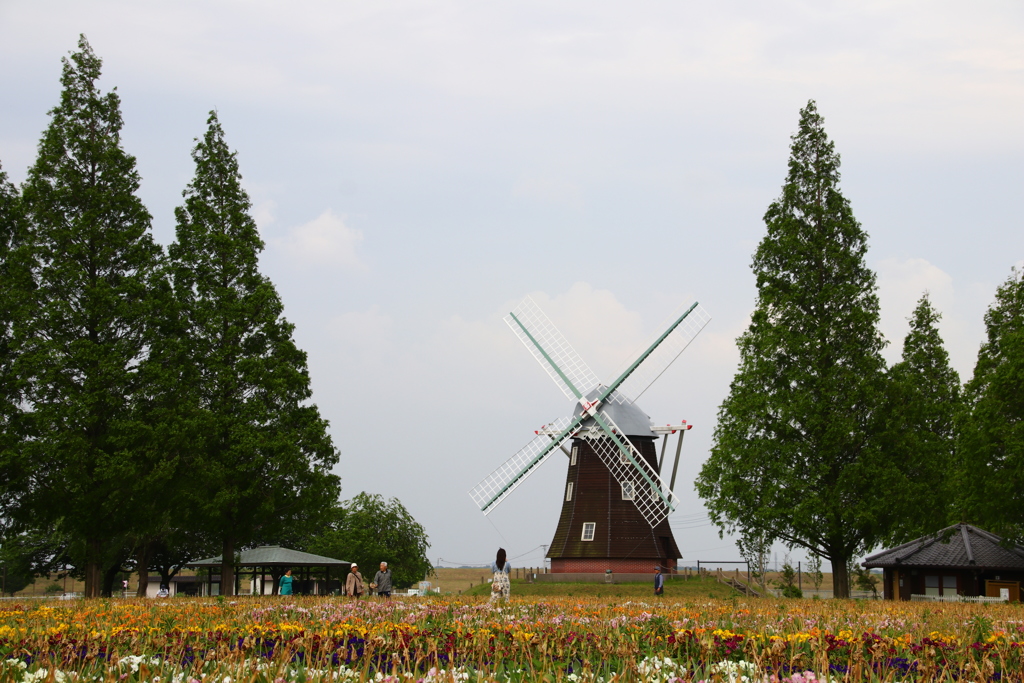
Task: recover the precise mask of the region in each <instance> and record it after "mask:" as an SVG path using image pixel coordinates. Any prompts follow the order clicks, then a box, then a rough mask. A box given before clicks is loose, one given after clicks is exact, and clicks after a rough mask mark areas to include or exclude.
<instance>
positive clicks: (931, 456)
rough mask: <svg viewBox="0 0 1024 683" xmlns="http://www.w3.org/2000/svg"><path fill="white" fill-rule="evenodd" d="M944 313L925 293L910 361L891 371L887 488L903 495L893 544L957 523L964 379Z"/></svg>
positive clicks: (898, 498) (894, 501) (910, 338)
mask: <svg viewBox="0 0 1024 683" xmlns="http://www.w3.org/2000/svg"><path fill="white" fill-rule="evenodd" d="M940 317H941V315H940V314H939V313H938V312H937V311H936V310H935V309H934V308H933V307H932V304H931V301H930V299H929V297H928V294H927V293H926V294H924V296H922V297H921V299H920V301H918V304H917V307H916V308H915V309H914V313H913V314H912V315H911V317H910V332H909V333H908V334H907V336H906V339H905V340H904V342H903V358H902V360H901V361H900V362H899V363H896V364H895V365H894V366H892V368H890V370H889V377H888V383H887V398H886V407H885V409H884V410H883V411H882V416H883V419H884V420H885V432H884V435H883V437H882V449H883V451H884V453H885V454H886V455H887V456H888V457H889V458H891V459H892V461H893V467H892V468H891V469H890V470H889V472H890V475H891V477H890V478H889V480H888V482H887V486H888V487H889V489H890V490H892V491H895V492H898V493H897V495H893V496H889V497H888V503H889V507H888V514H889V517H890V520H891V521H890V522H889V523H888V524H887V525H886V526H887V528H888V529H889V530H890V531H889V533H887V534H885V537H884V539H883V540H884V541H885V542H886V543H889V544H893V545H897V544H900V543H905V542H907V541H910V540H913V539H914V538H918V537H920V536H922V535H924V534H927V533H930V532H933V531H937V530H939V529H941V528H942V527H945V526H947V524H948V523H949V521H950V520H949V517H950V514H951V509H950V502H951V501H952V499H953V492H952V491H951V490H950V487H949V481H950V474H951V472H952V470H953V467H954V461H953V452H954V445H955V440H956V425H955V421H956V416H957V412H958V411H959V407H960V377H959V376H958V375H957V373H956V370H954V369H953V368H951V367H950V366H949V354H948V353H946V349H945V347H944V346H943V344H942V338H941V337H940V336H939V330H938V328H937V327H936V325H937V323H938V321H939V319H940Z"/></svg>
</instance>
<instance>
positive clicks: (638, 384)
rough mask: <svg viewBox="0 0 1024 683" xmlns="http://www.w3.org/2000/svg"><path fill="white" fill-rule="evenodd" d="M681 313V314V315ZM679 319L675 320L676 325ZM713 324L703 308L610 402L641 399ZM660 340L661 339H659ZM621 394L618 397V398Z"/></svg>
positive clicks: (664, 342)
mask: <svg viewBox="0 0 1024 683" xmlns="http://www.w3.org/2000/svg"><path fill="white" fill-rule="evenodd" d="M681 312H682V309H680V310H679V311H678V313H681ZM676 319H677V317H673V319H672V322H675V320H676ZM709 322H711V316H710V315H709V314H708V312H707V311H706V310H704V307H703V306H701V305H700V304H697V305H696V306H694V308H693V310H692V311H690V314H689V315H687V316H686V318H684V319H683V321H682V322H681V323H679V325H677V326H676V328H675V329H674V330H672V332H671V333H669V335H668V336H667V337H665V339H664V340H662V342H661V343H660V344H658V346H657V348H655V349H654V350H653V351H652V352H651V354H650V355H649V356H647V358H646V359H645V360H644V362H642V363H641V364H640V365H639V366H638V367H637V368H636V369H635V370H634V371H633V373H632V374H631V375H630V376H629V377H627V378H626V379H625V380H624V381H623V382H622V384H620V385H619V386H618V387H617V388H616V391H615V392H614V393H613V394H612V395H611V396H609V397H608V399H607V400H609V401H615V402H616V403H620V404H621V403H623V402H629V403H632V402H634V401H635V400H636V399H638V398H640V397H641V396H642V395H643V393H644V392H645V391H647V389H648V387H650V386H651V385H652V384H653V383H654V381H655V380H656V379H658V378H659V377H661V375H662V374H663V373H664V372H665V371H666V370H668V368H669V366H671V365H672V363H673V362H675V360H676V358H678V357H679V354H681V353H682V352H683V351H685V350H686V347H687V346H689V345H690V342H692V341H693V340H694V338H695V337H696V336H697V335H698V334H700V331H701V330H703V329H704V327H705V326H706V325H707V324H708V323H709ZM659 336H660V335H659ZM616 394H618V396H616Z"/></svg>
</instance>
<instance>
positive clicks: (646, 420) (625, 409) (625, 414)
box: [573, 385, 656, 438]
mask: <svg viewBox="0 0 1024 683" xmlns="http://www.w3.org/2000/svg"><path fill="white" fill-rule="evenodd" d="M605 388H606V387H604V386H603V385H598V386H596V387H594V388H593V389H591V390H590V391H589V392H587V395H586V396H585V398H586V399H587V400H588V401H593V400H594V399H596V398H597V397H598V396H600V395H601V392H602V391H604V390H605ZM616 396H618V394H617V392H612V395H611V396H609V397H608V399H607V400H605V402H604V403H602V404H601V408H600V411H601V413H603V414H605V415H608V416H609V417H611V418H612V421H613V422H615V424H617V425H618V426H619V429H621V430H622V433H623V434H625V435H626V436H641V437H643V436H645V437H650V438H655V436H656V435H655V433H654V432H652V431H651V418H650V417H649V416H648V415H647V413H645V412H644V411H642V410H640V408H638V407H637V406H636V404H635V403H618V402H616V401H613V400H610V399H612V398H614V397H616ZM582 412H583V406H581V405H580V404H578V403H577V404H576V410H575V411H573V415H574V416H575V415H580V414H581V413H582ZM595 424H596V422H595V421H594V418H589V419H587V420H584V421H583V425H582V426H583V427H584V428H587V427H592V426H594V425H595Z"/></svg>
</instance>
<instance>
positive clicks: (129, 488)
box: [0, 36, 429, 596]
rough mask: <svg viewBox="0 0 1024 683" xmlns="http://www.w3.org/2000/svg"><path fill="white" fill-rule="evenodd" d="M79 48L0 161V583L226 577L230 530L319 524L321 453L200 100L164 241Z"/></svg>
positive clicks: (326, 438) (328, 461) (293, 351)
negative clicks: (41, 123)
mask: <svg viewBox="0 0 1024 683" xmlns="http://www.w3.org/2000/svg"><path fill="white" fill-rule="evenodd" d="M78 48H79V49H78V51H77V52H74V53H73V54H71V55H70V58H65V59H64V60H63V73H62V76H61V83H62V86H63V90H62V92H61V98H60V103H59V104H58V105H57V106H56V107H54V108H53V109H52V110H51V111H50V122H49V126H48V127H47V129H46V131H45V132H44V133H43V136H42V139H41V140H40V143H39V150H38V157H37V159H36V162H35V164H34V165H33V166H32V167H31V169H30V170H29V173H28V178H27V180H26V182H25V183H24V184H23V185H22V186H21V188H20V190H19V188H16V187H15V186H14V185H13V184H12V183H10V182H9V181H8V179H7V176H6V174H5V173H3V171H2V169H0V523H2V528H0V531H2V547H0V561H2V562H3V571H4V573H5V575H7V576H8V577H9V579H10V581H9V583H8V585H6V586H5V588H6V590H8V591H11V590H12V588H13V587H15V586H16V584H17V583H18V581H19V580H20V579H19V577H21V579H25V580H27V579H26V578H25V577H30V575H31V574H32V573H33V572H39V571H42V572H46V571H60V570H62V569H63V568H66V567H70V568H71V571H73V572H74V573H76V574H77V575H79V576H81V577H82V578H84V581H85V592H86V595H87V596H98V595H101V594H105V595H109V594H110V593H111V590H112V584H113V581H114V577H115V576H116V575H117V574H118V573H120V572H122V571H126V570H136V571H140V575H141V576H142V577H145V576H146V575H147V571H145V570H146V569H153V570H155V571H157V572H158V573H159V574H160V575H161V577H162V578H163V579H165V580H166V579H169V578H170V576H173V574H174V573H176V572H177V571H178V570H180V569H181V565H182V564H184V563H185V562H188V561H191V560H195V559H198V558H200V557H203V556H208V555H216V554H222V555H223V559H224V563H223V566H222V567H221V576H222V580H221V585H222V586H223V591H224V592H225V593H227V594H231V592H232V591H233V587H234V558H235V556H236V554H237V552H238V551H239V550H241V549H242V548H244V547H247V546H251V545H253V544H257V543H261V542H262V543H267V542H278V541H280V540H281V539H286V538H287V539H290V540H291V541H292V542H293V543H292V545H293V547H296V546H310V547H311V546H313V545H315V544H316V543H317V542H318V541H317V538H318V537H317V536H315V535H310V534H307V535H306V536H302V537H297V536H296V534H294V533H293V532H292V530H294V529H297V528H302V529H308V530H321V529H333V530H335V531H337V529H338V524H339V523H340V522H339V520H340V519H342V518H343V517H344V514H345V510H346V509H347V507H346V504H343V503H339V494H340V490H341V489H340V480H339V478H338V477H337V476H336V475H334V474H333V473H332V471H331V470H332V468H333V467H334V465H335V464H336V463H337V462H338V457H339V456H338V452H337V449H336V448H335V447H334V445H333V443H332V441H331V437H330V435H329V433H328V429H327V428H328V424H327V421H326V420H324V419H323V418H322V417H321V416H320V413H319V411H318V409H317V407H316V405H314V404H313V403H312V402H311V400H310V399H311V390H310V381H309V373H308V369H307V363H306V354H305V352H303V351H302V350H300V349H299V348H298V347H297V346H296V344H295V341H294V339H293V329H294V328H293V325H292V324H291V323H289V322H288V321H287V320H286V319H285V318H284V315H283V306H282V302H281V299H280V297H279V296H278V293H277V291H276V290H275V288H274V285H273V284H272V283H271V282H270V280H269V279H268V278H267V277H265V276H264V275H262V274H261V273H260V271H259V264H258V256H259V253H260V252H261V251H262V250H263V247H264V245H263V242H262V240H261V239H260V236H259V234H258V231H257V227H256V224H255V222H254V220H253V218H252V216H251V212H250V200H249V197H248V195H247V194H246V192H245V190H243V189H242V185H241V174H240V172H239V168H238V161H237V158H236V155H235V153H233V152H232V151H231V150H230V149H229V148H228V146H227V143H226V142H225V137H224V131H223V129H222V127H221V124H220V122H219V120H218V118H217V114H216V112H211V113H210V116H209V119H208V121H207V124H208V127H207V130H206V133H205V134H204V135H203V137H202V138H201V139H197V141H196V145H195V147H194V149H193V150H192V158H193V160H194V162H195V175H194V176H193V178H192V181H191V182H190V183H189V184H188V185H187V186H186V187H185V189H184V192H183V203H182V205H181V206H179V207H178V208H177V209H176V211H175V218H176V223H177V228H176V240H175V242H174V243H173V244H171V245H170V247H168V248H167V250H166V252H165V250H164V249H163V248H162V247H161V246H160V245H159V244H157V243H156V242H155V241H154V240H153V237H152V233H151V225H150V223H151V216H150V214H149V212H148V211H147V210H146V208H145V207H144V206H143V204H142V202H141V200H140V199H139V197H138V196H137V191H138V188H139V183H140V177H139V173H138V171H137V170H136V164H135V159H134V157H132V156H131V155H129V154H128V153H126V152H125V151H124V149H123V148H122V146H121V139H120V134H121V128H122V119H121V111H120V100H119V98H118V95H117V93H116V90H115V91H112V92H108V93H102V92H100V91H99V89H98V88H97V85H96V82H97V80H98V79H99V77H100V67H101V61H100V59H99V58H98V57H97V56H96V55H95V54H94V52H93V50H92V48H91V47H90V46H89V44H88V42H87V41H86V39H85V37H84V36H83V37H82V38H81V39H80V41H79V45H78ZM394 503H395V504H397V505H398V507H399V508H401V505H400V504H399V503H397V501H394ZM349 507H351V505H350V504H349ZM401 510H402V511H403V512H404V508H401ZM406 514H407V513H406ZM415 529H417V530H418V532H419V533H420V535H421V537H422V538H421V540H422V542H423V543H424V544H425V541H426V536H425V534H423V533H422V528H421V527H419V526H418V525H416V527H415ZM335 536H337V534H335ZM337 550H338V551H339V552H341V551H342V550H343V549H342V548H337ZM380 559H388V558H386V557H382V558H380ZM423 561H424V562H426V560H425V549H424V553H423ZM427 566H428V567H429V564H427ZM417 578H422V573H421V575H420V576H419V577H417ZM141 583H142V584H143V585H140V588H139V590H140V592H142V591H144V590H145V585H144V580H143V581H142V582H141Z"/></svg>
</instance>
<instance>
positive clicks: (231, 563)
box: [220, 534, 235, 595]
mask: <svg viewBox="0 0 1024 683" xmlns="http://www.w3.org/2000/svg"><path fill="white" fill-rule="evenodd" d="M221 552H222V555H221V558H220V560H221V565H220V594H221V595H234V594H235V539H234V537H233V536H232V535H231V534H227V535H226V536H224V546H223V548H222V550H221Z"/></svg>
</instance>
